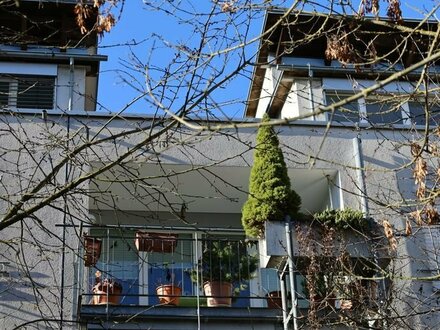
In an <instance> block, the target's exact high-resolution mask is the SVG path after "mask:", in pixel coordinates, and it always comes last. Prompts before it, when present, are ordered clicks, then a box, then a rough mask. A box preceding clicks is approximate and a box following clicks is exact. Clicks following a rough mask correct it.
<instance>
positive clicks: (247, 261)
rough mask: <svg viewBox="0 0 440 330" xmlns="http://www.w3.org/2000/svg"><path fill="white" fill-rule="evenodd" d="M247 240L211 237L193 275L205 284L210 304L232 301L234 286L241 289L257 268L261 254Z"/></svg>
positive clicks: (193, 278) (214, 305) (212, 305)
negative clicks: (251, 250)
mask: <svg viewBox="0 0 440 330" xmlns="http://www.w3.org/2000/svg"><path fill="white" fill-rule="evenodd" d="M246 247H247V244H246V243H245V242H243V241H239V242H230V241H207V242H205V243H204V249H203V252H202V256H201V258H200V259H199V263H198V267H197V269H194V270H192V272H191V279H192V280H193V281H194V282H196V283H197V282H199V283H201V284H202V286H203V290H204V292H205V296H206V297H207V298H208V299H207V304H208V307H216V306H226V307H229V306H231V304H232V296H233V290H234V291H235V292H237V293H238V292H239V291H240V290H241V289H244V288H245V286H246V281H248V280H250V279H251V278H252V277H253V276H254V273H255V271H256V270H257V265H258V258H257V257H255V256H251V255H249V254H248V253H247V249H246Z"/></svg>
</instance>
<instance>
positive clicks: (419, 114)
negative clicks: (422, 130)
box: [408, 100, 440, 126]
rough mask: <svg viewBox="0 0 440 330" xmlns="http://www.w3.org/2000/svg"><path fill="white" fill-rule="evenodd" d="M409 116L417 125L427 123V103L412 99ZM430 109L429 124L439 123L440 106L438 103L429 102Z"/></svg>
mask: <svg viewBox="0 0 440 330" xmlns="http://www.w3.org/2000/svg"><path fill="white" fill-rule="evenodd" d="M408 107H409V117H410V118H411V122H412V123H413V124H415V125H425V124H426V115H425V104H424V103H423V101H417V100H414V101H410V102H408ZM428 109H429V125H430V126H434V125H437V124H438V123H439V121H440V106H439V105H438V104H428Z"/></svg>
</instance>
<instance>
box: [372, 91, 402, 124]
mask: <svg viewBox="0 0 440 330" xmlns="http://www.w3.org/2000/svg"><path fill="white" fill-rule="evenodd" d="M365 110H366V117H367V121H368V122H369V123H370V124H392V125H393V124H402V122H403V121H402V109H401V108H400V106H399V105H398V104H393V103H390V102H386V101H384V100H382V99H380V98H379V97H376V98H368V99H366V100H365Z"/></svg>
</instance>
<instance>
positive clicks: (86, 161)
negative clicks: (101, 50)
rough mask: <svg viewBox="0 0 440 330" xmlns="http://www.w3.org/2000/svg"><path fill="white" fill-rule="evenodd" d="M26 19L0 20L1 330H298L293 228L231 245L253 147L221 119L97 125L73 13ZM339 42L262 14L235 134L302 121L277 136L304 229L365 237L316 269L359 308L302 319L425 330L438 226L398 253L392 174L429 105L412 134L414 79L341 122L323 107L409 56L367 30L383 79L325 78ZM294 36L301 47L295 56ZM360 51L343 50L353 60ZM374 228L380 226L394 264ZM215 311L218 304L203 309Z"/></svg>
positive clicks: (354, 107)
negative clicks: (327, 219)
mask: <svg viewBox="0 0 440 330" xmlns="http://www.w3.org/2000/svg"><path fill="white" fill-rule="evenodd" d="M41 3H42V2H40V1H21V2H20V7H19V8H18V7H15V4H11V5H10V6H8V7H7V8H4V6H2V10H3V9H4V11H3V12H2V13H3V14H2V20H1V22H2V23H1V24H2V25H3V26H4V28H3V29H2V30H3V31H4V32H2V33H4V35H3V34H2V42H1V45H0V47H1V48H0V88H1V89H0V104H1V111H2V113H1V122H0V126H1V132H2V134H1V135H0V139H1V141H2V143H1V145H2V148H1V154H2V158H1V161H0V172H1V175H2V187H1V196H2V198H1V200H0V205H1V213H2V218H3V220H2V226H1V228H2V244H1V247H0V249H1V250H0V252H1V254H0V255H1V258H2V260H0V264H1V266H2V269H1V272H0V275H1V277H0V288H1V292H2V293H1V297H2V301H3V303H2V305H1V307H0V325H1V327H3V328H5V329H13V328H16V327H20V326H21V327H23V328H29V329H32V328H35V329H39V328H42V329H45V328H55V329H58V328H80V329H146V328H148V329H224V328H225V327H229V326H233V327H235V328H240V329H283V328H284V329H299V328H307V327H312V326H313V324H311V318H312V316H311V315H310V313H309V310H310V308H311V302H310V296H311V295H310V292H309V293H307V289H306V288H305V286H306V285H305V283H306V282H305V281H306V278H307V274H306V273H305V269H306V268H307V267H306V266H304V265H307V264H309V263H310V259H311V256H310V254H309V253H310V251H307V250H306V249H304V247H305V245H304V242H303V241H300V240H299V239H298V237H297V233H296V234H293V232H295V231H296V229H295V228H296V226H297V225H298V223H299V222H298V221H299V220H298V219H291V226H290V227H287V231H286V227H285V223H284V222H279V223H278V224H276V225H275V228H274V229H273V230H274V232H273V234H266V238H265V239H263V240H260V241H254V240H247V239H246V238H245V236H244V232H243V229H242V226H241V220H240V219H241V207H242V205H243V203H244V201H245V200H246V198H247V191H248V184H249V182H248V180H249V173H250V165H251V164H252V161H253V160H252V156H253V152H252V148H250V147H249V146H254V145H255V137H256V132H257V129H256V128H255V127H248V128H246V127H239V126H240V125H239V124H240V123H241V122H242V120H237V121H236V122H233V123H234V124H236V125H237V127H239V128H238V129H237V128H236V127H232V128H229V129H223V130H221V131H215V132H212V131H209V130H206V131H201V132H198V133H194V132H193V131H191V130H190V129H188V128H185V127H181V126H179V125H177V122H175V121H173V119H172V118H154V117H148V116H137V115H127V116H124V117H121V116H113V115H111V114H110V115H109V114H102V113H99V112H95V111H93V110H95V108H96V98H97V83H98V73H99V63H100V61H104V60H105V59H106V57H105V56H102V55H99V54H97V53H96V49H97V47H96V46H97V36H96V34H94V33H88V34H85V35H84V34H81V32H80V31H79V30H78V28H77V26H76V23H75V17H74V15H73V14H72V13H73V8H74V6H75V5H76V1H68V0H66V1H43V3H44V7H43V8H41ZM96 15H97V13H96V12H95V16H92V17H90V25H91V26H92V25H93V24H94V22H96V18H97V17H96ZM3 18H4V19H3ZM344 24H345V23H344V20H342V19H341V18H340V17H337V18H331V19H327V18H326V16H320V15H317V14H301V15H297V14H293V13H292V14H291V15H288V16H286V15H285V11H284V10H273V11H271V12H268V13H267V15H266V19H265V22H264V27H263V31H269V30H270V31H271V32H270V33H268V34H267V38H264V39H263V41H262V43H261V49H260V52H259V57H258V64H259V65H257V66H256V68H255V71H254V74H253V80H252V84H251V87H250V93H249V97H248V106H247V108H246V116H247V117H255V118H260V117H262V116H263V114H264V113H268V114H270V116H271V117H272V118H274V119H276V118H278V119H283V118H291V117H298V120H295V121H292V122H289V123H287V124H285V125H281V126H278V127H277V131H278V136H279V139H280V144H281V147H282V149H283V152H284V155H285V159H286V164H287V167H288V174H289V177H290V178H291V181H292V186H293V188H294V189H295V190H296V191H297V192H298V194H299V195H300V196H301V198H302V212H303V213H305V214H313V213H314V212H320V211H324V210H326V209H330V208H331V209H344V208H345V209H347V208H353V209H357V210H361V211H363V212H364V214H365V215H368V216H369V219H370V220H369V221H370V222H371V223H370V226H371V227H372V228H374V230H372V231H371V233H373V234H372V235H370V236H368V235H366V236H362V238H363V239H362V241H360V242H359V241H357V240H353V239H352V238H350V237H347V238H344V239H343V242H344V245H346V247H344V249H343V250H344V251H339V252H336V253H335V254H330V255H327V258H326V260H327V261H330V262H333V260H336V259H338V258H340V257H341V256H342V255H346V253H348V255H349V259H350V260H352V263H353V264H355V268H356V270H352V271H351V272H350V273H344V274H339V275H338V281H341V279H343V280H344V281H345V282H342V285H346V286H347V287H349V286H350V285H351V284H352V283H354V281H355V280H358V279H359V280H360V282H359V283H360V284H361V286H362V287H363V288H364V289H365V290H366V291H368V292H369V293H368V294H366V297H364V298H363V300H362V302H363V304H362V305H361V306H356V307H352V306H353V305H354V300H353V301H350V300H352V299H349V298H347V297H338V296H331V297H327V298H329V299H326V300H323V301H324V302H323V303H318V305H319V308H317V309H316V308H315V311H316V313H317V315H318V317H316V315H315V319H313V320H314V321H316V320H318V321H319V323H320V326H322V327H329V326H333V327H339V328H353V327H355V326H357V327H360V328H362V327H363V328H368V327H370V328H378V327H384V328H385V327H389V328H393V327H394V328H402V326H408V328H410V327H415V328H420V329H421V328H432V327H435V324H437V322H438V321H437V318H436V316H435V314H433V313H430V312H429V311H431V310H433V309H435V308H436V306H437V296H436V294H437V291H436V288H437V287H438V282H437V281H436V280H435V279H436V278H435V275H436V274H437V273H436V269H437V264H436V260H437V257H436V256H437V254H436V253H435V252H436V237H437V235H438V234H437V227H436V226H435V225H434V226H420V227H417V228H416V226H414V234H413V235H410V236H409V235H408V236H405V235H403V233H404V229H405V227H404V224H405V220H406V216H405V213H404V212H403V209H405V208H409V207H410V206H407V205H406V204H405V205H402V200H414V193H415V187H414V184H413V179H412V173H411V170H410V167H404V166H403V165H404V164H406V163H409V162H411V159H412V158H411V153H410V150H409V148H408V145H407V144H405V143H406V142H407V141H410V140H411V139H412V138H413V137H414V136H416V135H417V134H419V133H418V132H420V131H423V129H424V127H425V126H426V123H427V122H428V123H429V124H430V125H434V124H436V116H435V108H436V101H435V95H434V96H433V99H432V109H433V110H432V116H430V117H429V118H428V119H426V118H427V117H426V116H425V111H424V110H423V103H421V102H419V99H418V98H408V99H407V100H406V101H404V102H403V101H401V100H402V99H401V98H398V97H395V96H396V95H411V91H412V88H414V83H415V81H417V78H418V77H419V75H420V73H419V72H418V71H417V69H414V70H412V71H411V72H409V73H408V74H406V75H402V76H401V77H399V79H395V80H393V81H392V82H390V83H388V84H386V86H383V87H380V88H377V89H376V90H375V91H374V93H372V94H369V95H368V96H367V97H365V96H360V97H357V98H355V99H353V100H352V101H350V102H345V103H344V104H343V107H342V108H337V109H336V110H335V109H331V108H324V107H325V106H330V105H331V104H334V103H335V102H340V101H341V100H342V101H343V100H344V98H346V97H350V96H352V95H356V93H358V92H359V91H363V90H365V89H368V88H370V87H372V86H375V83H376V82H377V81H380V80H383V79H386V78H387V77H390V76H392V75H393V74H394V73H398V72H402V71H404V70H405V68H409V67H411V65H412V64H413V63H417V62H418V61H420V60H421V59H422V58H423V56H422V55H420V54H423V52H422V53H420V52H418V53H417V52H414V51H413V52H412V53H409V54H407V53H405V52H401V53H398V54H397V53H396V54H394V53H392V52H391V50H392V49H394V48H395V47H394V46H395V45H394V44H392V42H391V40H394V41H395V38H397V37H395V36H402V35H403V34H404V33H403V32H402V31H400V30H399V29H397V31H395V30H394V28H392V27H382V26H377V25H374V24H370V23H369V22H368V21H367V22H365V26H366V28H365V29H364V30H362V29H361V30H360V31H359V35H362V33H367V32H368V31H374V34H375V35H380V37H378V38H377V39H374V44H375V47H376V51H377V53H378V54H384V56H385V55H386V57H384V61H383V62H384V63H396V64H395V65H394V66H390V65H388V66H385V64H383V63H382V62H380V61H379V63H374V65H373V64H371V65H370V66H365V65H363V67H362V68H360V67H358V66H357V65H356V64H357V62H355V63H344V64H343V65H341V63H340V62H338V61H337V60H331V59H330V60H329V59H328V58H326V56H325V50H326V45H327V37H328V35H330V32H331V31H336V30H338V28H339V30H341V29H343V28H344ZM347 24H348V23H347ZM405 24H406V25H405V26H409V27H411V26H416V25H417V24H418V22H408V23H405ZM426 24H427V25H426V30H430V29H431V25H429V24H428V23H426ZM362 26H363V25H362ZM321 27H322V29H321ZM272 28H273V29H272ZM388 29H390V30H388ZM17 31H19V32H20V34H19V38H18V37H17ZM329 31H330V32H329ZM390 31H392V32H393V33H395V36H393V38H391V37H390V35H391V32H390ZM385 32H386V33H385ZM304 35H314V37H313V38H310V40H309V42H308V43H306V42H304V43H301V44H300V45H298V44H295V40H301V39H302V38H303V36H304ZM365 38H366V37H365ZM428 39H429V38H428ZM355 40H357V39H355ZM360 40H361V39H360ZM424 40H425V39H423V38H422V39H421V41H420V43H422V41H424ZM394 41H393V42H394ZM420 43H419V42H418V43H417V45H419V46H420ZM366 44H368V42H366V41H365V40H363V41H362V42H359V45H357V47H358V48H359V49H362V51H360V53H362V54H363V53H364V51H365V49H363V48H362V47H364V48H365V45H366ZM414 47H415V46H414ZM358 48H356V49H358ZM407 49H413V48H411V47H408V48H407ZM387 61H389V62H387ZM390 70H391V71H390ZM432 70H433V71H432V72H431V75H432V77H435V65H434V66H433V68H432ZM383 99H386V100H389V102H383V101H382V100H383ZM395 100H397V101H398V105H399V106H396V102H397V101H396V102H394V101H395ZM322 109H324V110H322ZM332 110H334V111H332ZM253 122H258V120H255V121H253V120H252V119H249V120H248V123H253ZM201 124H202V125H203V122H202V123H201ZM219 124H222V122H219ZM223 124H227V123H226V122H225V123H223ZM400 167H402V169H401V170H399V171H394V170H393V169H395V168H400ZM394 205H397V206H394ZM386 206H389V207H386ZM384 219H388V220H389V221H390V222H391V223H392V224H393V226H394V229H393V235H394V236H395V237H394V238H395V239H396V242H397V247H396V248H395V249H391V251H390V250H389V248H388V245H389V238H388V239H384V237H383V230H382V223H383V220H384ZM301 223H302V224H304V223H303V222H301ZM307 227H309V226H307ZM280 228H281V229H280ZM311 228H313V227H311ZM416 229H417V230H416ZM269 230H272V229H269ZM312 231H313V230H312ZM286 233H287V236H286ZM283 235H284V236H283ZM344 235H345V234H344ZM286 237H290V238H291V241H290V242H291V243H292V246H291V247H290V248H289V249H287V246H288V243H287V242H288V241H289V240H288V239H286ZM318 241H319V240H318ZM272 243H275V245H277V246H276V247H275V249H277V251H275V252H273V251H270V248H269V247H270V245H271V244H272ZM215 251H221V252H222V254H215ZM224 255H226V257H224ZM223 257H224V258H225V259H226V260H227V262H226V263H223V261H224V260H223V259H222V258H223ZM315 257H319V254H318V255H316V256H315ZM257 259H258V260H259V263H258V264H257V263H256V260H257ZM244 269H246V270H247V272H246V271H245V270H244ZM365 269H367V270H365ZM249 273H252V274H253V275H252V276H250V275H249ZM388 274H391V275H389V276H388ZM226 279H229V280H230V281H232V282H233V284H234V285H233V289H234V290H233V291H220V293H217V294H212V295H211V296H209V294H208V293H207V292H206V291H205V290H203V289H204V286H205V282H209V280H213V281H216V282H222V281H224V280H226ZM323 279H324V282H325V285H327V286H328V282H329V277H328V276H327V277H323ZM340 284H341V283H340ZM166 285H169V286H171V287H172V290H171V295H170V297H169V298H168V300H166V298H165V296H166V294H165V292H164V290H165V286H166ZM230 289H231V287H229V289H228V290H230ZM271 292H274V293H275V295H276V296H277V295H278V293H280V296H281V300H280V299H277V298H279V297H275V298H273V299H271V298H270V296H269V295H270V293H271ZM214 298H226V301H222V302H220V303H219V305H217V306H215V307H213V306H212V305H213V303H214V302H213V301H212V300H214ZM312 303H313V302H312ZM315 305H316V304H315ZM315 307H316V306H315ZM403 316H404V317H403ZM402 324H403V325H402ZM315 325H316V324H315Z"/></svg>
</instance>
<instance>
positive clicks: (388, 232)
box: [382, 220, 397, 251]
mask: <svg viewBox="0 0 440 330" xmlns="http://www.w3.org/2000/svg"><path fill="white" fill-rule="evenodd" d="M382 226H383V229H384V232H385V237H386V238H387V239H388V242H389V244H390V248H391V250H393V251H396V250H397V239H396V237H395V236H394V231H393V227H392V226H391V224H390V222H389V221H388V220H383V221H382Z"/></svg>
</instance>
